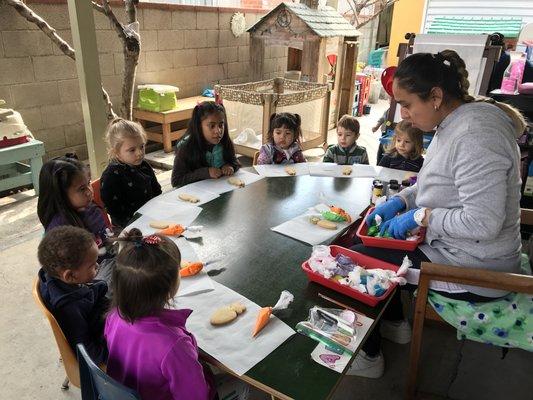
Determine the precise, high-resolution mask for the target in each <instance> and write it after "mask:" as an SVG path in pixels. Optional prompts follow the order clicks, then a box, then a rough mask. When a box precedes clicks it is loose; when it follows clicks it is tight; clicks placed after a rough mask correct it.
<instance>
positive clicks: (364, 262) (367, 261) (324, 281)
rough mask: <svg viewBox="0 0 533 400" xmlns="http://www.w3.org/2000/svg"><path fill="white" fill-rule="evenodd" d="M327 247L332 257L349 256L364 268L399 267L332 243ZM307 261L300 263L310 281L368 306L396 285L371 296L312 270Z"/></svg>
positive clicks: (384, 296)
mask: <svg viewBox="0 0 533 400" xmlns="http://www.w3.org/2000/svg"><path fill="white" fill-rule="evenodd" d="M329 248H330V250H331V255H332V256H333V257H335V256H336V255H337V254H343V255H345V256H347V257H350V258H351V259H352V261H354V262H355V263H357V264H358V265H360V266H361V267H363V268H365V269H373V268H381V269H390V270H392V271H398V268H399V267H398V266H397V265H394V264H389V263H387V262H385V261H381V260H378V259H376V258H372V257H369V256H366V255H364V254H361V253H358V252H356V251H352V250H349V249H346V248H344V247H340V246H334V245H332V246H329ZM308 261H309V260H307V261H305V262H304V263H303V264H302V269H303V270H304V272H305V274H306V275H307V279H309V280H310V281H311V282H316V283H318V284H320V285H322V286H325V287H327V288H330V289H332V290H335V291H336V292H339V293H342V294H344V295H346V296H349V297H351V298H353V299H355V300H358V301H360V302H361V303H365V304H368V305H369V306H372V307H375V306H376V305H377V304H378V303H379V302H380V301H382V300H384V299H386V298H387V297H388V296H389V295H390V294H391V292H392V291H393V290H394V288H395V287H396V285H397V284H396V283H393V284H391V286H390V287H389V288H388V289H387V291H386V292H385V293H383V294H382V295H381V296H372V295H369V294H368V293H362V292H360V291H358V290H355V289H353V288H351V287H350V286H346V285H341V284H340V283H338V282H337V281H334V280H333V279H328V278H325V277H323V276H322V275H320V274H317V273H315V272H313V270H312V269H311V267H310V266H309V262H308Z"/></svg>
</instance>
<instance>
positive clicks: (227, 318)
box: [209, 306, 237, 325]
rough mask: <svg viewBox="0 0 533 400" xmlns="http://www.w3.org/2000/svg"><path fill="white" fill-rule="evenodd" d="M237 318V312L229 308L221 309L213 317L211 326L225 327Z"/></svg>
mask: <svg viewBox="0 0 533 400" xmlns="http://www.w3.org/2000/svg"><path fill="white" fill-rule="evenodd" d="M235 318H237V311H235V310H234V309H232V308H231V307H229V306H226V307H221V308H219V309H217V310H215V312H214V313H213V314H212V315H211V319H210V320H209V322H211V325H224V324H227V323H228V322H231V321H233V320H234V319H235Z"/></svg>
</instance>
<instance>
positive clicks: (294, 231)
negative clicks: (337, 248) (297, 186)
mask: <svg viewBox="0 0 533 400" xmlns="http://www.w3.org/2000/svg"><path fill="white" fill-rule="evenodd" d="M346 212H348V213H350V215H351V216H352V219H354V218H355V217H356V214H355V213H353V212H350V210H346ZM312 215H318V213H317V212H315V211H313V210H307V211H306V212H305V213H304V214H302V215H299V216H297V217H294V218H293V219H291V220H289V221H286V222H284V223H282V224H280V225H278V226H275V227H273V228H271V230H273V231H274V232H278V233H281V234H283V235H285V236H289V237H291V238H294V239H297V240H300V241H302V242H305V243H308V244H310V245H312V246H314V245H317V244H320V243H322V242H325V241H326V240H329V239H332V238H334V237H335V236H337V235H338V234H339V233H340V232H341V231H342V230H343V229H345V228H346V227H347V226H348V225H349V223H347V222H335V224H337V229H325V228H322V227H320V226H318V225H314V224H312V223H311V222H309V219H310V217H311V216H312ZM357 215H358V214H357Z"/></svg>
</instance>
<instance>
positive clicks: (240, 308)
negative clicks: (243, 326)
mask: <svg viewBox="0 0 533 400" xmlns="http://www.w3.org/2000/svg"><path fill="white" fill-rule="evenodd" d="M229 307H230V308H231V309H232V310H233V311H235V312H236V313H237V314H242V313H243V312H245V311H246V306H245V305H244V304H241V303H239V302H236V303H232V304H230V306H229Z"/></svg>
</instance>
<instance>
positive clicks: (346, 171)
mask: <svg viewBox="0 0 533 400" xmlns="http://www.w3.org/2000/svg"><path fill="white" fill-rule="evenodd" d="M342 174H343V175H351V174H352V167H348V166H346V167H344V168H343V169H342Z"/></svg>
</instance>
